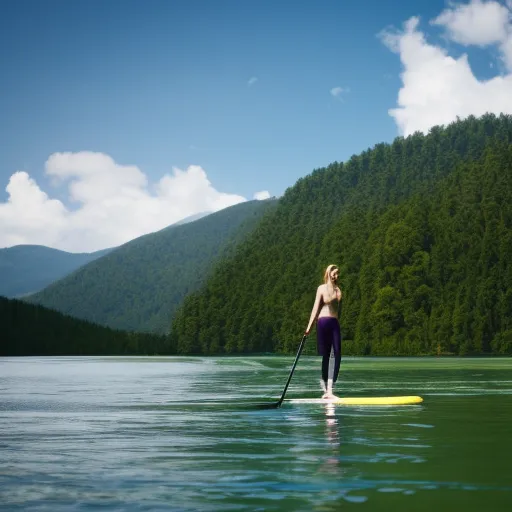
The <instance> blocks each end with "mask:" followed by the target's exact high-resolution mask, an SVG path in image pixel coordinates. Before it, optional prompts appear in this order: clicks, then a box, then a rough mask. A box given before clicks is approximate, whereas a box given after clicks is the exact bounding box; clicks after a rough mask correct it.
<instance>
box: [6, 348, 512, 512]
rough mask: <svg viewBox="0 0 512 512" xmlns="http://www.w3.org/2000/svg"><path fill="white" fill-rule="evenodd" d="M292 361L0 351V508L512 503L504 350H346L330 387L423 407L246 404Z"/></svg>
mask: <svg viewBox="0 0 512 512" xmlns="http://www.w3.org/2000/svg"><path fill="white" fill-rule="evenodd" d="M292 362H293V357H251V358H213V359H207V358H171V357H168V358H165V357H158V358H139V357H133V358H128V357H127V358H119V357H111V358H103V357H101V358H100V357H84V358H79V357H76V358H69V357H68V358H67V357H61V358H17V359H16V358H4V359H0V456H1V457H0V509H1V510H38V511H45V510H48V511H50V510H51V511H59V510H95V509H102V510H180V511H182V510H183V511H188V510H191V511H192V510H194V511H195V510H205V511H209V510H215V511H230V510H251V511H253V510H254V511H256V510H269V511H272V510H291V511H322V512H323V511H334V510H347V509H351V510H352V509H354V510H372V511H380V510H393V511H402V510H403V511H411V510H428V511H432V510H435V511H436V512H439V511H442V510H450V511H453V510H464V511H481V510H484V509H485V510H490V511H498V510H499V511H501V510H503V511H505V510H506V511H509V510H512V448H511V443H512V441H511V434H512V428H511V420H512V372H511V370H512V360H510V359H492V360H491V359H388V358H386V359H358V358H345V359H344V360H343V362H342V369H341V376H340V379H341V382H340V384H339V386H338V387H337V393H338V394H339V395H346V396H388V395H409V394H412V395H416V394H417V395H421V396H423V397H424V399H425V401H424V403H423V404H421V405H415V406H399V407H347V406H327V405H323V404H322V405H311V404H300V405H292V404H285V405H284V406H283V407H282V408H281V409H269V410H261V409H257V408H255V407H254V406H253V403H254V402H265V401H273V400H276V399H277V398H278V397H279V396H280V394H281V392H282V388H283V386H284V383H285V382H286V378H287V377H288V372H289V370H290V367H291V364H292ZM319 366H320V360H319V359H318V358H316V357H311V356H303V357H302V358H301V360H300V361H299V365H298V367H297V370H296V372H295V374H294V377H293V380H292V383H291V385H290V388H289V390H288V394H287V397H289V398H294V397H295V398H298V397H318V396H320V389H319V385H318V377H319Z"/></svg>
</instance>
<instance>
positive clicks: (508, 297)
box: [172, 115, 512, 355]
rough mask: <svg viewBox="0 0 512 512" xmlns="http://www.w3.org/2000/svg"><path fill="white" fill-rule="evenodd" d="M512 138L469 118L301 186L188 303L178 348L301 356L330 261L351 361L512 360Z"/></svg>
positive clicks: (511, 127) (511, 121)
mask: <svg viewBox="0 0 512 512" xmlns="http://www.w3.org/2000/svg"><path fill="white" fill-rule="evenodd" d="M511 142H512V117H511V116H504V115H502V116H500V117H496V116H493V115H485V116H483V117H482V118H479V119H475V118H474V117H471V118H468V119H466V120H464V121H458V122H456V123H453V124H451V125H449V126H447V127H446V128H440V127H434V128H433V129H432V130H431V132H430V133H429V134H428V135H427V136H425V135H422V134H420V133H416V134H414V135H412V136H409V137H407V138H405V139H404V138H402V137H399V138H397V139H395V140H394V142H393V143H392V144H378V145H376V146H375V147H374V148H373V149H371V150H368V151H365V152H363V153H362V154H360V155H357V156H353V157H352V158H351V159H350V160H349V161H347V162H346V163H344V164H341V163H333V164H332V165H329V166H328V167H327V168H323V169H318V170H316V171H314V172H313V173H312V174H311V175H310V176H308V177H306V178H303V179H301V180H299V181H298V182H297V183H296V185H295V186H293V187H291V188H289V189H288V190H287V191H286V193H285V195H284V196H283V197H282V198H281V199H280V201H279V204H278V206H277V208H276V209H275V210H274V211H273V212H272V213H271V214H269V215H268V216H266V218H264V219H263V221H262V222H261V223H260V224H259V225H258V227H257V229H256V230H255V231H254V232H253V233H252V235H251V236H250V237H249V238H248V239H247V240H246V241H245V242H244V243H243V244H241V245H240V246H239V247H238V248H237V250H236V253H235V254H234V255H233V256H232V257H231V258H229V259H227V260H224V261H223V262H222V264H220V265H219V266H218V267H217V268H216V270H215V272H214V274H213V275H212V276H211V277H210V278H209V279H208V281H207V282H206V284H205V286H204V287H203V288H201V290H199V291H198V292H197V293H194V294H191V295H190V296H188V297H187V298H186V300H185V301H184V303H183V305H182V306H181V307H180V309H179V311H178V312H177V314H176V316H175V321H174V323H173V326H172V340H173V344H174V346H173V350H175V351H177V352H178V353H205V354H206V353H237V352H238V353H243V352H273V351H277V352H294V351H295V350H296V348H297V345H298V343H299V341H300V339H301V337H302V334H303V332H304V329H305V328H306V325H307V321H308V319H309V315H310V312H311V308H312V305H313V301H314V297H315V291H316V287H317V286H318V285H319V284H320V282H321V279H322V276H323V271H324V269H325V267H326V266H327V265H328V264H330V263H336V264H338V265H339V266H340V280H341V286H342V290H343V293H344V298H343V306H342V314H341V324H342V332H343V337H344V341H343V352H344V353H345V354H375V355H377V354H379V355H394V354H410V355H413V354H446V353H453V354H481V353H490V352H492V353H512V268H511V265H512V231H511V230H512V228H511V226H512V146H511ZM307 346H308V350H310V351H314V347H315V331H314V330H313V331H312V333H311V336H310V340H309V342H308V344H307Z"/></svg>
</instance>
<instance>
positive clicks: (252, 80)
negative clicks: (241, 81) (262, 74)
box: [247, 76, 258, 87]
mask: <svg viewBox="0 0 512 512" xmlns="http://www.w3.org/2000/svg"><path fill="white" fill-rule="evenodd" d="M257 81H258V77H257V76H251V78H249V80H248V81H247V85H248V86H249V87H251V86H252V85H254V84H255V83H256V82H257Z"/></svg>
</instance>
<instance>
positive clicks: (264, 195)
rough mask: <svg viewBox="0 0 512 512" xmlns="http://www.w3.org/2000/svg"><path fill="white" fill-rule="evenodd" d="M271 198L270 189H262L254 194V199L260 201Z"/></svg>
mask: <svg viewBox="0 0 512 512" xmlns="http://www.w3.org/2000/svg"><path fill="white" fill-rule="evenodd" d="M269 198H270V192H269V191H268V190H262V191H261V192H256V193H255V194H254V199H257V200H258V201H262V200H263V199H269Z"/></svg>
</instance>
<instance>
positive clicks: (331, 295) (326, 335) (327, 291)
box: [305, 265, 342, 398]
mask: <svg viewBox="0 0 512 512" xmlns="http://www.w3.org/2000/svg"><path fill="white" fill-rule="evenodd" d="M338 276H339V270H338V267H337V266H336V265H329V266H328V267H327V269H326V270H325V274H324V284H321V285H320V286H319V287H318V289H317V291H316V298H315V303H314V305H313V311H311V318H310V319H309V324H308V327H307V329H306V332H305V335H306V336H308V335H309V331H310V330H311V327H312V325H313V323H314V321H315V319H316V318H317V317H318V320H317V325H316V333H317V350H318V355H321V356H322V380H321V381H320V383H321V385H322V389H323V391H324V394H323V396H322V398H337V397H336V396H335V395H334V394H333V392H332V387H333V384H335V383H336V380H337V379H338V373H339V371H340V363H341V331H340V324H339V322H338V313H339V306H340V301H341V297H342V294H341V290H340V289H339V287H338V286H337V282H338ZM331 349H332V351H333V352H334V372H333V375H332V377H331V376H329V361H330V357H331Z"/></svg>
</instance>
